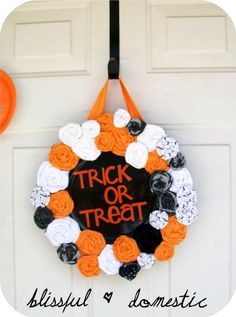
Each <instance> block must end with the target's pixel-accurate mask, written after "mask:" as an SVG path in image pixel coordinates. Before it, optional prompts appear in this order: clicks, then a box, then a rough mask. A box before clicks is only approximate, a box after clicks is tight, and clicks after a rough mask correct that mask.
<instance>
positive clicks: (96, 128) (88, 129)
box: [82, 120, 100, 138]
mask: <svg viewBox="0 0 236 317" xmlns="http://www.w3.org/2000/svg"><path fill="white" fill-rule="evenodd" d="M99 133H100V124H99V123H98V122H97V121H96V120H87V121H85V122H84V123H83V124H82V135H84V136H85V137H86V138H96V136H98V135H99Z"/></svg>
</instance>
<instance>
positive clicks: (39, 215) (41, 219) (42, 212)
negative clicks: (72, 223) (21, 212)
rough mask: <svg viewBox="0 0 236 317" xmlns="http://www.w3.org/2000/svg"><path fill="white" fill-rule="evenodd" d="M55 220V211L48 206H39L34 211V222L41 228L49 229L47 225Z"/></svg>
mask: <svg viewBox="0 0 236 317" xmlns="http://www.w3.org/2000/svg"><path fill="white" fill-rule="evenodd" d="M53 220H54V216H53V213H52V212H51V210H50V209H48V208H47V207H44V208H42V207H38V208H37V209H36V211H35V213H34V222H35V224H36V225H37V226H38V227H39V228H40V229H43V230H45V229H47V226H48V225H49V224H50V223H51V222H52V221H53Z"/></svg>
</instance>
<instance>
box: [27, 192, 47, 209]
mask: <svg viewBox="0 0 236 317" xmlns="http://www.w3.org/2000/svg"><path fill="white" fill-rule="evenodd" d="M30 201H31V203H32V205H33V206H34V207H36V208H38V207H45V206H47V205H48V203H49V201H50V192H49V191H48V190H46V189H44V188H42V187H35V188H33V190H32V194H31V196H30Z"/></svg>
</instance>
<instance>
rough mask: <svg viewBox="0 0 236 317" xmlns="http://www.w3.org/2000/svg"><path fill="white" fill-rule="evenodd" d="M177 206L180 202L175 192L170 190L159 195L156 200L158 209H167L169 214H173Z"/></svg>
mask: <svg viewBox="0 0 236 317" xmlns="http://www.w3.org/2000/svg"><path fill="white" fill-rule="evenodd" d="M177 208H178V203H177V198H176V194H175V193H173V192H171V191H169V190H168V191H166V192H165V193H162V194H161V195H158V197H157V200H156V209H158V210H160V211H165V212H167V213H168V214H173V213H175V211H176V209H177Z"/></svg>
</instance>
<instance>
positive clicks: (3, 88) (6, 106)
mask: <svg viewBox="0 0 236 317" xmlns="http://www.w3.org/2000/svg"><path fill="white" fill-rule="evenodd" d="M15 107H16V89H15V86H14V83H13V81H12V80H11V78H10V77H9V76H8V75H7V74H6V73H5V72H4V71H3V70H1V69H0V133H2V132H3V131H4V130H5V129H6V128H7V126H8V125H9V123H10V121H11V119H12V117H13V115H14V112H15Z"/></svg>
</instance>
